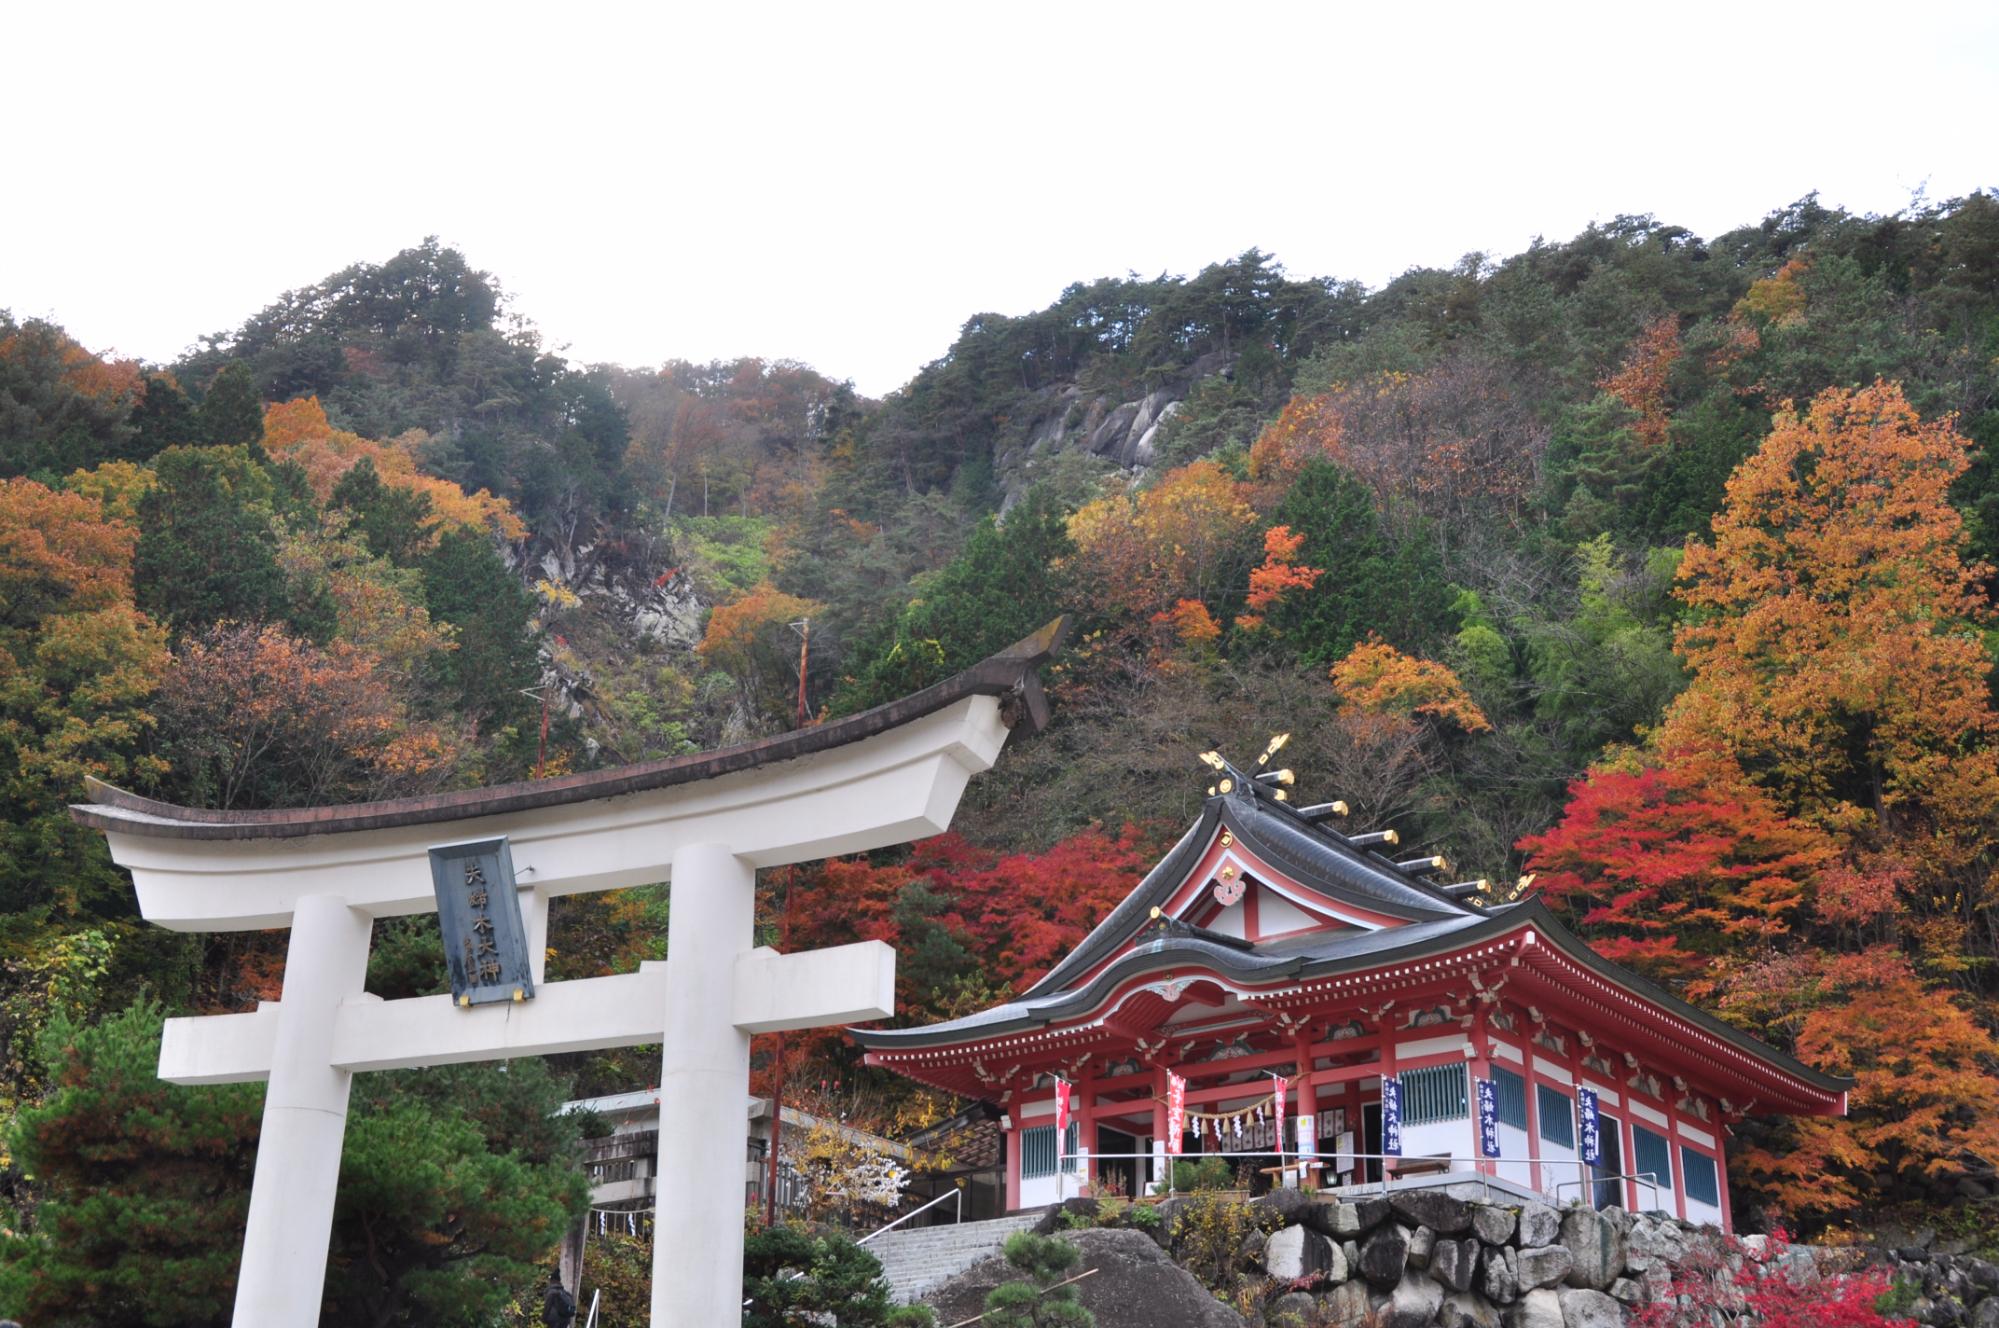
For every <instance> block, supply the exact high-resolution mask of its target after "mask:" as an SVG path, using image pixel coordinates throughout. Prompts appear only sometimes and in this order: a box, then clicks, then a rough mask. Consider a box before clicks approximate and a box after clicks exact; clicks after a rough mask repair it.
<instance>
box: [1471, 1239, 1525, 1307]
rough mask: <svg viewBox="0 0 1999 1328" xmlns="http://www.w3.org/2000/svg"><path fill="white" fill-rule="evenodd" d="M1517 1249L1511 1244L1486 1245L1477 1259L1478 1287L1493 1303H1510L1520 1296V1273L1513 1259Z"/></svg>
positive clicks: (1517, 1252) (1517, 1254)
mask: <svg viewBox="0 0 1999 1328" xmlns="http://www.w3.org/2000/svg"><path fill="white" fill-rule="evenodd" d="M1518 1256H1519V1251H1518V1250H1516V1249H1514V1248H1513V1247H1512V1246H1511V1245H1505V1246H1487V1247H1486V1251H1485V1254H1484V1256H1483V1257H1482V1258H1481V1259H1480V1261H1479V1289H1480V1290H1481V1291H1483V1292H1484V1293H1485V1298H1486V1299H1487V1300H1489V1301H1491V1302H1492V1303H1493V1304H1495V1305H1511V1304H1512V1303H1513V1302H1514V1301H1515V1300H1517V1299H1518V1298H1519V1296H1520V1275H1519V1273H1518V1272H1516V1271H1515V1263H1514V1260H1515V1259H1516V1258H1518Z"/></svg>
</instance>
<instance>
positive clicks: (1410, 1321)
mask: <svg viewBox="0 0 1999 1328" xmlns="http://www.w3.org/2000/svg"><path fill="white" fill-rule="evenodd" d="M1443 1303H1444V1289H1443V1288H1442V1287H1440V1286H1438V1285H1437V1284H1436V1283H1435V1282H1432V1281H1431V1280H1430V1279H1429V1278H1427V1277H1412V1278H1410V1279H1408V1280H1407V1281H1405V1282H1403V1283H1402V1284H1401V1285H1400V1286H1398V1287H1396V1288H1395V1292H1394V1294H1393V1295H1391V1296H1389V1298H1388V1303H1387V1304H1386V1305H1384V1306H1382V1307H1381V1325H1382V1328H1430V1325H1431V1324H1432V1323H1434V1322H1435V1321H1436V1318H1437V1311H1438V1309H1439V1308H1441V1307H1442V1306H1443Z"/></svg>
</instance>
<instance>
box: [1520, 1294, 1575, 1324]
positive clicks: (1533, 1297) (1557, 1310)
mask: <svg viewBox="0 0 1999 1328" xmlns="http://www.w3.org/2000/svg"><path fill="white" fill-rule="evenodd" d="M1506 1328H1565V1325H1564V1324H1563V1322H1562V1301H1561V1298H1560V1297H1559V1296H1558V1295H1557V1294H1556V1293H1555V1292H1553V1291H1530V1292H1528V1293H1527V1294H1526V1295H1524V1296H1522V1297H1521V1298H1520V1303H1519V1304H1517V1305H1515V1306H1514V1307H1513V1308H1512V1309H1510V1310H1508V1311H1507V1312H1506Z"/></svg>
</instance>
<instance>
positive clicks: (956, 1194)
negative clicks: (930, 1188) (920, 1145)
mask: <svg viewBox="0 0 1999 1328" xmlns="http://www.w3.org/2000/svg"><path fill="white" fill-rule="evenodd" d="M946 1199H956V1200H957V1201H958V1220H959V1221H960V1222H962V1221H964V1220H965V1192H964V1191H963V1190H961V1189H958V1188H956V1187H955V1186H954V1187H953V1188H951V1189H948V1190H946V1191H945V1192H944V1193H942V1194H940V1195H938V1196H937V1197H936V1198H935V1199H932V1200H931V1201H930V1202H929V1203H927V1204H924V1205H923V1207H921V1208H912V1209H910V1210H909V1211H908V1212H906V1213H904V1214H903V1215H902V1216H901V1217H898V1218H897V1219H895V1221H893V1222H891V1223H889V1224H888V1225H887V1226H885V1227H882V1228H880V1229H878V1230H875V1231H870V1232H869V1233H868V1234H867V1235H865V1236H862V1237H861V1238H860V1239H859V1240H857V1241H855V1242H854V1244H856V1245H865V1244H867V1243H868V1242H869V1241H871V1240H873V1239H874V1238H875V1237H876V1236H879V1235H881V1234H882V1233H883V1232H888V1231H893V1230H895V1229H896V1228H897V1227H899V1226H901V1225H902V1224H903V1223H904V1222H907V1221H908V1220H909V1219H910V1218H912V1217H916V1216H918V1215H919V1214H921V1213H925V1212H928V1211H929V1210H930V1209H932V1208H935V1207H936V1206H937V1205H938V1204H941V1203H943V1202H944V1201H945V1200H946Z"/></svg>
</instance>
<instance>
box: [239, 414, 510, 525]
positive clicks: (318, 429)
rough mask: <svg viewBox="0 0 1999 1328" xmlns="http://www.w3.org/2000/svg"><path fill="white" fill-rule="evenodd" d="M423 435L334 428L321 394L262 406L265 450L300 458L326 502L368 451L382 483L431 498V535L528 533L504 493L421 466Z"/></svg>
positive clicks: (294, 459)
mask: <svg viewBox="0 0 1999 1328" xmlns="http://www.w3.org/2000/svg"><path fill="white" fill-rule="evenodd" d="M422 441H423V435H422V434H420V433H418V434H404V435H403V436H402V437H401V438H397V439H395V440H394V441H392V442H386V443H382V442H376V441H375V440H374V439H371V438H363V437H362V436H361V435H359V434H357V433H349V432H347V431H346V430H344V429H336V428H334V427H333V425H332V423H331V422H330V421H329V420H328V419H327V418H326V412H325V411H324V410H323V409H321V407H320V404H319V398H318V397H300V398H299V399H297V400H295V401H281V402H279V403H277V404H276V405H273V406H270V407H267V408H266V409H265V411H264V448H265V450H266V451H268V452H269V453H270V454H271V455H272V456H273V457H275V458H277V459H278V460H281V461H291V462H295V463H297V464H298V466H299V467H300V468H301V469H303V470H304V471H305V475H306V482H307V483H308V484H310V485H311V486H312V492H313V496H314V497H315V498H317V499H318V500H319V501H320V502H322V503H324V502H326V501H327V499H328V498H330V497H331V496H332V494H333V486H334V485H336V484H338V483H339V482H340V477H341V476H343V475H345V474H346V473H347V472H348V471H349V470H351V469H353V467H354V464H355V463H356V462H358V461H360V460H361V459H362V458H364V457H365V458H367V459H368V460H370V461H372V462H374V465H375V472H376V474H378V475H380V476H381V479H382V483H383V484H385V485H388V486H389V487H391V488H396V489H404V490H407V491H409V492H412V493H419V494H422V495H423V496H424V497H426V498H428V499H430V516H429V518H428V520H427V522H426V529H427V531H428V532H429V534H430V536H431V537H432V538H433V539H435V537H436V536H437V535H438V534H440V533H442V532H444V531H446V530H453V529H461V528H463V529H472V530H489V531H492V532H493V533H494V534H497V535H500V536H503V537H504V538H506V539H521V538H524V537H525V536H526V535H527V526H526V524H525V523H523V522H522V521H521V519H520V518H519V517H518V516H516V515H515V514H514V510H513V508H512V506H511V505H509V504H508V502H507V500H506V499H504V498H495V497H494V496H493V495H492V494H490V493H488V492H487V491H486V490H484V489H481V490H479V491H478V492H477V493H471V494H468V493H466V492H465V491H464V490H463V489H461V488H459V487H458V486H457V485H456V484H453V483H452V482H451V481H449V480H441V479H438V478H437V477H436V476H434V475H425V474H423V473H422V472H421V471H419V470H418V469H417V462H416V448H417V445H418V444H419V443H420V442H422Z"/></svg>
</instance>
